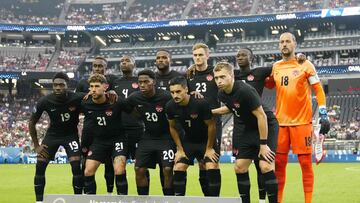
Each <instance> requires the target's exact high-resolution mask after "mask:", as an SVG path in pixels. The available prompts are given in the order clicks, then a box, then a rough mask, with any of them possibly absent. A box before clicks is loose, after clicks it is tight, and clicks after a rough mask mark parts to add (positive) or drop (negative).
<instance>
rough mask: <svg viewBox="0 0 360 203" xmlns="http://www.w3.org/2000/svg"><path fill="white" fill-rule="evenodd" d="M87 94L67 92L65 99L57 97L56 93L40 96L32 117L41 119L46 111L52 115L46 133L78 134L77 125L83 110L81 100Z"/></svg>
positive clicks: (59, 134) (54, 134)
mask: <svg viewBox="0 0 360 203" xmlns="http://www.w3.org/2000/svg"><path fill="white" fill-rule="evenodd" d="M84 96H85V94H83V93H73V92H67V96H66V97H65V98H63V99H59V98H58V97H56V95H55V94H54V93H51V94H49V95H47V96H44V97H42V98H40V100H39V101H38V103H37V105H36V107H35V109H34V112H33V114H32V117H33V118H35V119H37V120H38V119H40V117H41V115H42V113H43V112H44V111H45V112H46V113H47V114H48V115H49V117H50V126H49V128H48V130H47V132H46V135H51V136H68V135H70V134H76V135H77V134H78V129H77V125H78V123H79V114H80V111H81V101H82V99H83V97H84Z"/></svg>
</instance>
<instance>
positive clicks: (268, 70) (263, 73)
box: [259, 67, 272, 80]
mask: <svg viewBox="0 0 360 203" xmlns="http://www.w3.org/2000/svg"><path fill="white" fill-rule="evenodd" d="M259 70H260V72H261V77H262V79H263V80H265V79H266V78H267V77H269V76H270V74H271V72H272V67H263V68H259Z"/></svg>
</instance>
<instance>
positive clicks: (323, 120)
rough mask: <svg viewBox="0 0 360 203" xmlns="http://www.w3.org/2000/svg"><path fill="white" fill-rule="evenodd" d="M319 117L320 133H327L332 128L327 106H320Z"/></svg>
mask: <svg viewBox="0 0 360 203" xmlns="http://www.w3.org/2000/svg"><path fill="white" fill-rule="evenodd" d="M319 117H320V122H319V123H320V125H321V127H320V134H323V135H325V134H327V133H328V132H329V130H330V122H329V118H328V115H327V111H326V107H325V106H320V107H319Z"/></svg>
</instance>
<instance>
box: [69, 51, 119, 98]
mask: <svg viewBox="0 0 360 203" xmlns="http://www.w3.org/2000/svg"><path fill="white" fill-rule="evenodd" d="M107 65H108V62H107V60H106V59H105V58H104V57H102V56H97V57H96V58H95V59H94V61H93V62H92V67H91V68H92V69H91V70H92V71H91V73H92V74H95V73H97V74H101V75H104V76H105V78H106V81H108V85H109V87H108V89H107V90H112V89H113V87H112V84H113V81H114V80H116V79H117V77H116V76H115V75H112V74H105V73H106V69H107ZM89 87H90V86H89V83H88V80H87V79H81V80H80V81H79V83H78V85H77V86H76V90H75V91H76V92H85V93H88V92H89Z"/></svg>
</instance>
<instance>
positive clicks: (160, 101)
mask: <svg viewBox="0 0 360 203" xmlns="http://www.w3.org/2000/svg"><path fill="white" fill-rule="evenodd" d="M170 99H171V95H170V93H169V92H168V91H165V90H162V89H157V90H156V92H155V95H154V96H153V97H151V98H147V97H145V96H144V95H143V94H142V93H141V92H140V91H137V92H134V93H133V94H131V95H130V96H129V97H128V98H127V99H126V103H127V105H129V106H130V107H131V108H132V109H133V108H135V109H136V111H137V112H138V113H139V114H140V116H141V119H142V120H143V122H144V124H145V137H144V139H153V140H158V139H171V137H170V130H169V123H168V121H167V118H166V114H165V105H166V103H167V102H168V101H169V100H170Z"/></svg>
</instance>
